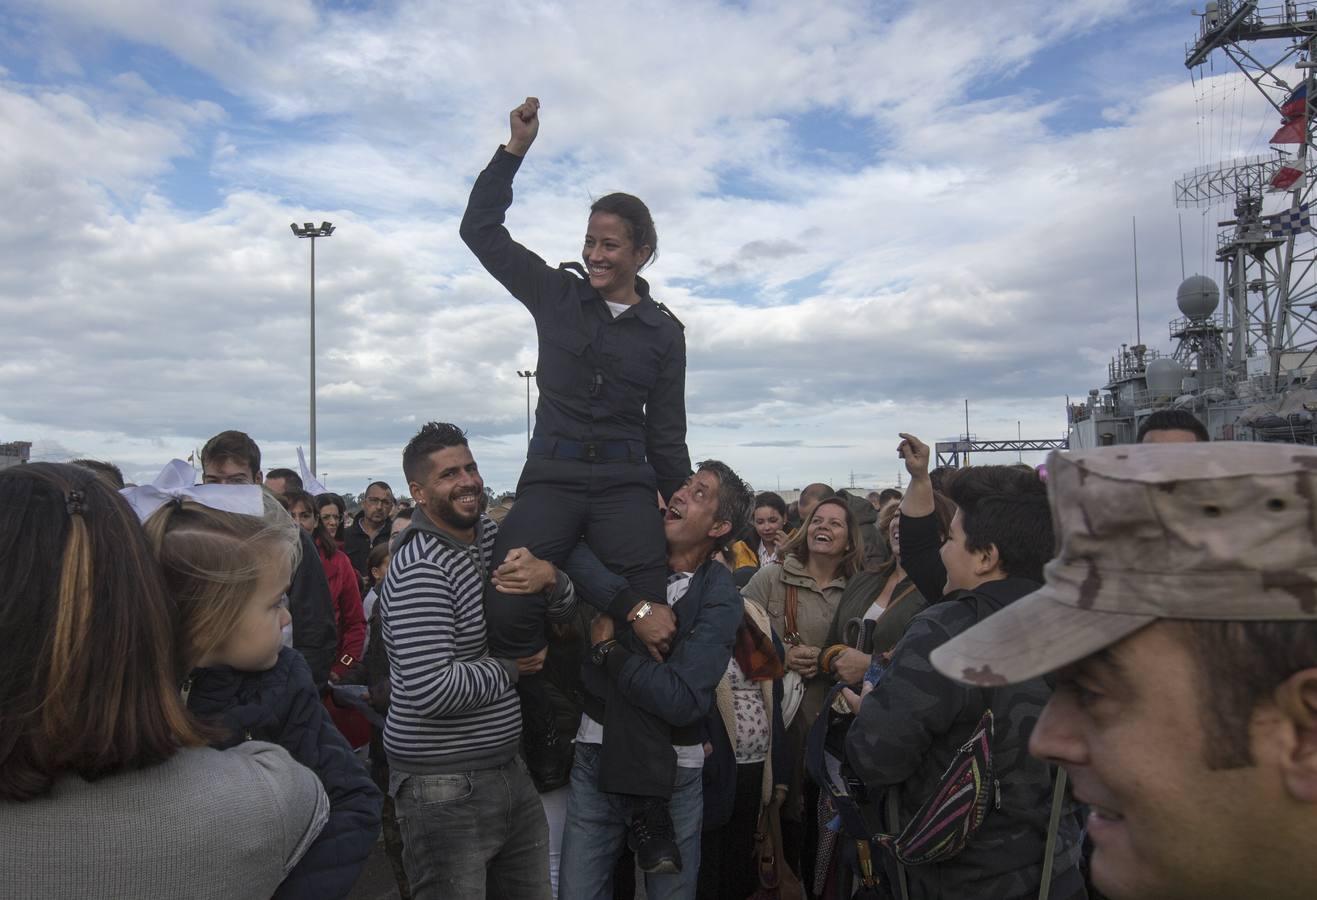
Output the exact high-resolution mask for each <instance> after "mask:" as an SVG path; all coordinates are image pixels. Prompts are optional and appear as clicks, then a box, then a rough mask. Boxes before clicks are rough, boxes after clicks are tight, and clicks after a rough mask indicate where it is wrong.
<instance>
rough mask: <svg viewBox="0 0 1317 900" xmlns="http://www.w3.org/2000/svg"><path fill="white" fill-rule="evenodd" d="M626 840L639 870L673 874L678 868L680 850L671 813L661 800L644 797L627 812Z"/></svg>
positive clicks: (656, 873)
mask: <svg viewBox="0 0 1317 900" xmlns="http://www.w3.org/2000/svg"><path fill="white" fill-rule="evenodd" d="M627 844H628V846H630V847H631V852H632V853H634V854H635V855H636V865H637V866H639V867H640V871H642V872H645V873H647V874H650V875H676V874H677V873H678V872H680V871H681V851H680V850H678V849H677V834H676V830H675V829H674V828H673V827H672V814H671V813H669V812H668V804H667V801H665V800H659V799H648V800H645V801H643V803H639V804H638V805H637V807H636V809H635V811H634V812H633V813H632V814H631V832H630V834H629V835H628V836H627Z"/></svg>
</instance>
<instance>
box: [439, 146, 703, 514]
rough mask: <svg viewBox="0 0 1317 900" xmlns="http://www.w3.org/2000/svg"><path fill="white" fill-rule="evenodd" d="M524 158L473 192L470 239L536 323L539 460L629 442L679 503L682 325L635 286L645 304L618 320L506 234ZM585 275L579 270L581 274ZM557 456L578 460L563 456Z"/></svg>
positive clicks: (510, 158) (495, 162)
mask: <svg viewBox="0 0 1317 900" xmlns="http://www.w3.org/2000/svg"><path fill="white" fill-rule="evenodd" d="M520 165H521V157H519V156H515V155H513V154H511V153H508V152H507V151H506V150H504V149H503V148H501V147H500V148H499V149H498V151H497V152H495V154H494V158H493V159H492V160H490V163H489V165H488V166H486V167H485V170H484V171H483V172H481V173H480V175H479V177H477V178H476V183H475V185H474V186H473V187H472V189H471V199H470V200H469V201H468V204H467V209H466V215H464V216H463V217H462V228H461V234H462V240H463V241H465V242H466V245H467V246H468V247H470V248H471V252H473V253H474V254H475V255H476V258H477V259H479V260H480V262H481V264H482V265H483V266H484V267H485V268H486V269H487V270H488V271H489V273H490V274H491V275H493V276H494V277H495V278H496V279H498V281H499V283H501V284H502V285H503V286H504V287H505V288H507V290H508V293H510V294H512V296H514V297H516V298H517V299H518V300H520V301H521V302H522V304H523V305H525V307H526V308H527V309H528V310H530V313H531V315H532V316H534V318H535V331H536V333H537V335H538V338H539V362H538V363H537V365H536V378H535V382H536V384H537V385H539V389H540V399H539V403H538V404H537V405H536V407H535V438H536V444H537V445H538V446H541V447H544V448H545V449H544V450H541V451H538V452H540V453H541V454H542V455H545V456H553V455H555V454H554V451H553V450H552V448H551V447H550V446H548V445H550V444H551V443H552V442H553V441H555V440H558V441H568V442H572V443H573V444H581V445H584V444H592V443H598V442H608V443H613V444H615V445H616V444H619V443H620V442H626V443H627V444H628V445H630V446H632V447H634V451H633V452H632V453H631V458H632V459H634V458H637V457H639V456H640V455H641V454H642V453H643V455H644V456H645V458H646V459H647V460H648V461H649V464H650V465H651V466H653V468H654V473H655V475H656V476H657V479H658V488H659V490H660V491H661V492H662V493H663V496H664V497H665V498H666V497H671V496H672V492H673V491H675V490H676V489H677V488H679V487H681V485H682V482H684V481H685V480H686V478H687V476H689V475H690V471H691V464H690V453H689V451H688V450H687V449H686V339H685V337H684V336H683V335H682V326H681V323H680V322H678V321H677V320H676V318H675V317H674V316H673V315H672V314H671V313H669V312H668V311H667V310H666V309H664V308H663V307H661V306H660V305H659V304H657V303H655V302H654V300H653V299H652V298H651V297H650V296H649V285H648V284H646V283H645V280H644V279H643V278H637V279H636V292H637V293H639V294H640V297H641V299H640V302H639V303H637V304H636V305H634V306H632V307H631V308H630V309H629V310H627V311H626V312H624V313H622V314H621V315H619V316H617V318H614V317H613V314H612V313H611V312H610V311H609V309H608V307H607V306H606V305H605V303H604V300H603V298H602V297H601V296H600V295H599V292H598V291H597V290H595V289H594V288H593V287H591V286H590V282H589V281H588V280H586V279H585V278H583V277H582V276H581V275H578V274H576V273H575V272H574V271H573V270H572V267H569V266H568V265H564V266H562V267H558V268H554V267H552V266H550V265H548V264H547V263H545V262H544V260H543V259H541V258H540V257H538V256H536V255H535V254H534V253H532V252H531V251H530V250H527V249H526V248H525V247H523V246H522V245H521V244H518V243H517V242H516V241H514V240H513V239H512V236H511V235H510V234H508V230H507V229H506V228H505V227H503V219H504V216H505V214H506V213H507V210H508V207H509V206H511V205H512V178H513V176H514V175H516V173H517V169H518V167H520ZM575 269H576V270H578V271H579V270H580V266H579V265H576V266H575ZM558 455H573V454H565V453H561V452H560V453H558Z"/></svg>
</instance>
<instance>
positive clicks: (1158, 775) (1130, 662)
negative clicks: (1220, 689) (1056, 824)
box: [1029, 622, 1317, 900]
mask: <svg viewBox="0 0 1317 900" xmlns="http://www.w3.org/2000/svg"><path fill="white" fill-rule="evenodd" d="M1180 628H1181V626H1179V625H1176V624H1172V623H1169V622H1157V623H1154V624H1152V625H1150V626H1148V627H1147V628H1144V629H1143V630H1141V631H1138V632H1136V633H1135V634H1133V635H1132V636H1130V637H1128V638H1126V639H1125V640H1123V641H1120V642H1119V643H1117V644H1115V645H1113V646H1111V647H1109V648H1107V649H1106V650H1103V651H1100V652H1099V653H1096V654H1094V655H1092V656H1089V657H1087V658H1086V659H1084V660H1082V661H1081V662H1079V663H1077V664H1075V665H1073V666H1069V667H1067V668H1065V669H1062V670H1061V671H1059V672H1058V673H1057V675H1056V677H1057V682H1058V683H1057V687H1056V690H1055V692H1054V693H1053V694H1052V697H1051V699H1050V700H1049V701H1048V704H1047V706H1046V708H1045V709H1044V711H1043V714H1042V716H1041V717H1040V718H1039V720H1038V724H1037V726H1036V727H1035V728H1034V732H1033V736H1032V739H1031V740H1030V745H1029V749H1030V751H1031V752H1032V753H1033V754H1034V755H1035V756H1038V757H1041V758H1045V759H1048V760H1051V761H1054V762H1059V763H1061V764H1062V765H1064V766H1065V768H1066V771H1067V773H1068V774H1069V777H1070V782H1071V785H1072V787H1073V791H1074V795H1075V798H1076V799H1077V800H1079V801H1080V802H1081V803H1085V804H1087V805H1088V806H1089V808H1090V810H1091V812H1090V813H1089V816H1088V830H1089V835H1090V837H1091V839H1092V841H1093V846H1094V853H1093V865H1092V875H1093V881H1094V883H1095V884H1096V885H1097V887H1098V889H1099V890H1100V891H1102V892H1103V894H1104V895H1106V896H1107V897H1109V898H1110V900H1126V898H1157V900H1175V898H1206V897H1222V898H1226V897H1240V898H1243V897H1258V898H1261V897H1264V896H1265V897H1268V898H1271V897H1278V896H1281V893H1273V892H1271V891H1270V890H1269V889H1266V888H1264V887H1263V886H1262V885H1263V883H1264V882H1265V881H1266V880H1270V879H1277V878H1281V879H1288V884H1290V885H1292V884H1293V881H1292V879H1293V877H1294V876H1293V871H1292V870H1291V871H1288V872H1287V871H1284V870H1285V869H1286V867H1285V866H1284V865H1274V866H1272V863H1273V862H1277V861H1278V860H1280V859H1283V858H1285V857H1286V856H1287V855H1291V854H1293V853H1297V852H1298V851H1299V850H1300V848H1301V847H1302V846H1305V844H1306V845H1308V846H1311V838H1300V837H1297V836H1295V835H1294V834H1293V833H1290V834H1288V835H1287V834H1286V827H1285V825H1284V823H1286V822H1288V823H1290V831H1291V832H1292V831H1293V828H1292V825H1293V821H1294V820H1293V818H1287V817H1286V815H1285V814H1284V813H1285V812H1286V811H1290V810H1293V809H1294V808H1295V806H1294V800H1293V798H1292V797H1291V796H1290V795H1289V794H1288V793H1287V792H1286V790H1285V787H1284V784H1283V782H1282V780H1281V778H1280V775H1279V772H1278V766H1277V765H1276V760H1277V759H1278V758H1279V754H1280V752H1281V748H1280V745H1281V744H1283V743H1284V742H1283V740H1278V738H1277V736H1278V735H1279V734H1280V733H1281V730H1282V729H1281V717H1280V716H1279V715H1277V714H1275V712H1274V707H1273V708H1271V709H1272V710H1273V711H1272V712H1268V711H1267V709H1266V708H1263V709H1260V710H1256V711H1255V712H1254V719H1253V728H1252V729H1251V734H1252V738H1251V742H1252V747H1253V758H1254V763H1255V764H1254V765H1252V766H1248V767H1243V768H1232V769H1212V768H1210V767H1209V766H1208V764H1207V750H1208V740H1209V737H1208V735H1207V733H1206V731H1205V728H1204V720H1203V712H1202V711H1201V709H1202V706H1201V704H1202V703H1203V699H1204V697H1208V698H1210V697H1211V696H1212V695H1213V687H1212V684H1211V683H1210V679H1211V676H1210V675H1205V674H1204V673H1203V671H1202V669H1201V667H1200V665H1199V663H1198V661H1197V657H1196V656H1195V655H1194V654H1193V652H1192V651H1191V650H1190V648H1189V646H1188V645H1187V644H1186V643H1185V642H1184V637H1183V635H1184V632H1183V631H1182V630H1178V629H1180ZM1310 808H1311V807H1310ZM1313 820H1314V821H1313V824H1314V825H1317V816H1314V817H1313ZM1287 850H1288V853H1287ZM1267 866H1272V868H1274V869H1280V870H1282V871H1277V872H1267V871H1265V869H1266V867H1267ZM1280 883H1285V882H1280ZM1287 895H1288V894H1287ZM1296 896H1304V894H1302V893H1300V894H1298V895H1296ZM1313 896H1317V894H1313Z"/></svg>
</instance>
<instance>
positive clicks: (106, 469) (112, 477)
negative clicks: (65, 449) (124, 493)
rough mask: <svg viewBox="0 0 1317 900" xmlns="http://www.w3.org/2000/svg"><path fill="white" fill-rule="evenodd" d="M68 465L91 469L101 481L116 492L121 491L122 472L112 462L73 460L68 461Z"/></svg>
mask: <svg viewBox="0 0 1317 900" xmlns="http://www.w3.org/2000/svg"><path fill="white" fill-rule="evenodd" d="M69 465H71V466H79V467H81V468H83V469H91V470H92V471H93V472H95V473H96V474H97V476H98V477H99V478H100V479H101V481H103V482H105V483H106V484H108V485H109V486H110V487H112V488H114V489H115V490H116V491H121V490H123V472H121V471H120V470H119V467H118V466H116V465H115V464H114V463H112V462H106V461H105V460H103V459H74V460H70V461H69Z"/></svg>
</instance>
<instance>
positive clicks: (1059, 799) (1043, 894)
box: [1038, 766, 1066, 900]
mask: <svg viewBox="0 0 1317 900" xmlns="http://www.w3.org/2000/svg"><path fill="white" fill-rule="evenodd" d="M1065 783H1066V776H1065V768H1064V767H1062V766H1057V767H1056V785H1055V786H1054V787H1053V788H1052V818H1051V819H1049V820H1048V822H1047V844H1046V846H1045V847H1044V848H1043V883H1042V884H1040V885H1039V886H1038V900H1047V895H1048V894H1049V893H1051V890H1052V857H1053V855H1055V853H1056V834H1057V831H1058V830H1059V829H1060V827H1061V807H1063V806H1065Z"/></svg>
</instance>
